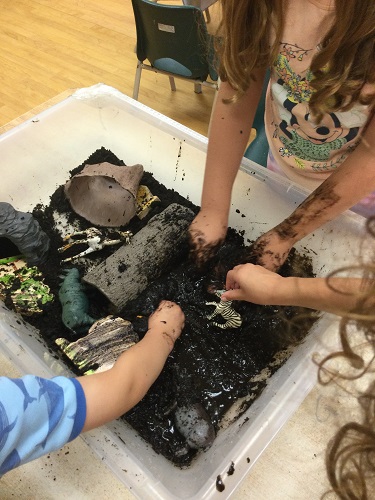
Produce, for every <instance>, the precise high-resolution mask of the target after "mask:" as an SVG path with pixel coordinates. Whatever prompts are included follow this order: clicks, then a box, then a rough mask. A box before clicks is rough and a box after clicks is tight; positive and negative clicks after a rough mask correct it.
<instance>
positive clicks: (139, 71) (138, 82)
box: [133, 61, 142, 100]
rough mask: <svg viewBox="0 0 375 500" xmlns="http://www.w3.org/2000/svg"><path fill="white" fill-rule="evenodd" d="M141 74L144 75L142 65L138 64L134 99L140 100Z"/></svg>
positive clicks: (139, 62)
mask: <svg viewBox="0 0 375 500" xmlns="http://www.w3.org/2000/svg"><path fill="white" fill-rule="evenodd" d="M141 73H142V63H141V61H138V62H137V70H136V72H135V79H134V88H133V99H135V100H138V94H139V85H140V83H141Z"/></svg>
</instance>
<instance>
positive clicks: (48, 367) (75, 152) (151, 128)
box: [0, 84, 363, 500]
mask: <svg viewBox="0 0 375 500" xmlns="http://www.w3.org/2000/svg"><path fill="white" fill-rule="evenodd" d="M102 146H104V147H105V148H107V149H109V150H111V151H112V152H113V153H114V154H115V155H116V156H117V157H118V158H120V159H122V160H124V161H125V163H127V164H129V165H131V164H135V163H141V164H143V166H144V169H145V170H147V171H151V172H152V173H153V174H154V176H155V178H156V179H157V180H158V181H159V182H161V183H163V184H165V185H166V186H167V187H168V188H173V189H174V190H176V191H178V192H179V193H180V194H182V195H183V196H185V197H187V198H189V199H190V200H191V201H192V202H193V203H195V204H199V202H200V195H201V187H202V183H203V173H204V163H205V151H206V146H207V139H206V138H205V137H203V136H201V135H199V134H197V133H195V132H193V131H192V130H190V129H188V128H186V127H184V126H182V125H180V124H178V123H176V122H174V121H172V120H170V119H168V118H166V117H165V116H163V115H161V114H159V113H157V112H155V111H153V110H152V109H150V108H147V107H146V106H144V105H142V104H140V103H139V102H137V101H134V100H133V99H131V98H129V97H127V96H125V95H123V94H121V93H120V92H119V91H117V90H115V89H113V88H111V87H108V86H106V85H102V84H98V85H95V86H93V87H90V88H87V89H80V90H78V91H77V92H75V93H74V94H73V95H72V96H71V97H68V98H67V99H65V100H64V101H62V102H61V103H59V104H57V105H55V106H52V107H51V108H50V109H48V110H46V111H44V112H42V113H40V114H39V115H38V116H36V117H34V118H33V119H30V120H28V121H27V122H25V123H23V124H22V125H20V126H18V127H16V128H15V129H13V130H11V131H9V132H7V133H5V134H3V135H2V136H0V155H1V159H2V161H1V169H2V172H1V174H2V175H1V178H2V181H1V185H0V200H1V201H6V202H9V203H11V204H12V205H13V206H14V207H15V208H16V209H17V210H22V211H30V210H31V209H32V208H33V207H34V206H35V205H36V204H37V203H43V204H48V202H49V197H50V195H51V194H52V193H53V192H54V191H55V189H56V188H57V187H58V186H59V185H61V184H63V183H65V182H66V181H67V179H68V177H69V171H70V170H71V169H73V168H74V167H76V166H77V165H80V164H81V163H82V162H83V161H84V160H86V159H87V158H88V157H89V156H90V154H91V153H93V152H94V151H95V150H97V149H98V148H100V147H102ZM306 194H307V192H306V191H305V190H303V189H302V188H299V187H298V186H296V185H294V184H293V183H290V182H289V181H287V180H285V179H282V178H280V177H279V176H278V175H277V174H274V173H273V172H269V171H267V170H266V169H264V168H262V167H260V166H257V165H255V164H254V163H252V162H250V161H248V160H244V163H243V165H242V171H240V172H239V175H238V177H237V179H236V183H235V185H234V190H233V202H232V210H231V214H230V225H231V226H232V227H235V228H237V229H238V230H244V232H245V234H244V237H245V239H246V238H248V239H249V240H254V239H255V238H256V237H257V236H259V235H260V234H262V233H263V232H264V231H266V230H267V229H269V228H271V227H273V226H274V225H275V224H277V223H278V222H280V221H281V220H282V219H283V218H285V217H286V216H287V215H289V214H290V213H291V212H292V210H293V209H294V208H295V207H296V206H297V205H298V204H299V203H300V202H301V201H302V200H303V198H304V197H305V196H306ZM362 234H363V219H362V218H361V217H359V216H356V215H355V214H352V213H351V212H347V213H346V214H344V215H343V216H341V217H339V218H338V219H337V220H336V221H335V222H332V223H330V224H327V225H325V227H324V228H322V229H319V230H318V231H315V232H314V234H313V235H310V236H309V237H307V238H305V239H304V240H303V241H302V242H301V243H300V244H299V245H297V249H299V250H300V251H303V252H304V253H307V254H309V255H310V256H311V257H312V260H313V264H314V271H315V272H316V273H317V274H318V275H326V274H327V273H328V272H329V271H331V270H333V269H336V268H337V267H338V266H340V265H345V264H349V263H351V262H352V261H353V259H354V257H355V255H356V253H357V252H358V249H359V246H360V245H359V241H360V240H361V239H362ZM331 324H332V318H331V317H330V316H329V315H326V316H324V317H323V318H322V319H321V320H320V321H319V322H318V323H317V324H316V326H315V327H314V330H313V331H312V332H311V334H310V335H309V337H308V339H307V340H306V342H305V343H304V344H303V345H301V346H300V347H299V348H298V349H297V350H296V351H295V352H294V354H293V355H292V356H291V357H290V358H289V360H288V361H287V362H286V363H285V364H284V365H283V366H282V367H281V368H280V369H279V370H278V371H277V372H276V373H275V374H274V375H273V376H272V377H271V379H270V380H269V384H268V386H267V388H266V389H265V390H264V392H263V393H262V395H261V396H260V397H259V398H258V399H257V400H256V401H255V402H254V403H253V405H252V406H251V407H250V408H249V410H248V411H247V412H246V413H245V414H244V415H242V417H240V418H239V420H237V421H235V422H234V423H230V425H228V426H227V428H226V429H223V430H221V431H219V433H218V436H217V438H216V440H215V442H214V444H213V446H212V447H211V448H210V449H209V450H208V451H207V452H204V453H201V454H200V455H199V456H198V457H197V458H196V459H195V460H194V461H193V463H192V465H191V466H190V467H188V468H186V469H182V470H181V469H179V468H177V467H175V466H174V465H173V464H171V463H170V462H169V461H167V460H166V459H165V458H164V457H163V456H161V455H157V454H156V453H155V452H154V451H153V450H152V448H151V447H150V446H149V445H148V444H147V443H145V442H144V441H143V440H142V439H141V438H140V437H139V436H138V435H137V434H136V432H135V431H134V430H133V429H132V428H131V427H130V426H128V425H127V424H126V423H124V422H122V421H116V422H114V423H112V424H110V425H107V426H104V427H102V428H100V429H98V430H95V431H93V432H89V433H86V434H85V436H84V439H85V441H87V442H88V444H89V445H90V446H91V448H92V449H93V450H94V451H95V452H96V453H97V454H98V455H99V456H100V457H101V458H102V460H103V461H104V462H105V463H106V464H107V465H108V466H109V467H110V468H111V469H112V470H113V472H114V473H115V474H116V475H117V476H118V477H119V479H120V480H121V481H123V483H124V484H125V485H126V486H128V487H129V488H131V490H132V492H133V493H134V494H135V495H136V496H138V497H139V498H142V499H143V500H146V499H152V500H155V499H158V498H160V499H163V500H168V499H196V500H203V499H212V498H216V497H217V498H223V494H222V493H219V492H218V490H217V488H216V482H217V478H218V476H221V480H222V482H223V484H224V485H225V493H224V495H225V498H228V497H229V496H230V494H231V493H232V492H233V491H234V490H235V488H236V487H237V486H238V485H239V483H240V481H241V480H242V479H243V477H244V476H245V475H246V474H247V472H248V471H249V469H250V468H251V467H252V466H253V465H254V463H255V461H256V459H257V458H258V457H259V455H260V454H261V453H262V451H263V450H264V449H265V448H266V447H267V445H268V444H269V443H270V441H271V440H272V439H273V437H274V436H275V435H276V433H277V432H278V431H279V430H280V429H281V427H282V426H283V425H284V423H285V422H286V421H287V420H288V418H289V417H290V416H291V415H292V414H293V413H294V412H295V411H296V409H297V408H298V406H299V405H300V403H301V402H302V400H303V399H304V397H305V396H306V394H307V393H308V391H309V390H310V389H311V388H312V387H313V385H314V384H315V383H316V367H315V366H314V364H313V363H312V361H311V356H312V353H313V352H314V351H316V350H319V351H320V352H322V351H323V350H324V349H326V346H327V343H329V339H328V331H329V330H330V328H329V327H330V325H331ZM0 342H1V350H2V352H3V353H4V354H5V355H6V356H7V357H8V358H9V359H11V360H12V361H13V362H14V364H15V365H16V366H17V367H18V368H19V369H20V370H21V371H22V372H32V373H38V374H40V375H44V376H45V375H47V376H49V375H53V374H61V373H69V372H68V370H67V368H66V367H65V366H64V364H63V363H62V362H60V361H57V360H56V359H55V357H54V356H53V355H51V353H50V352H49V350H48V349H47V348H46V346H45V344H44V342H43V341H42V339H41V337H40V336H39V334H38V332H37V331H35V330H34V329H33V328H32V327H31V326H30V325H28V324H27V323H26V322H25V321H23V320H22V318H21V317H19V316H17V315H16V314H14V313H13V312H11V311H9V310H8V309H6V307H5V306H4V305H2V304H1V306H0ZM231 464H234V473H233V474H232V475H230V474H227V472H228V471H230V468H231Z"/></svg>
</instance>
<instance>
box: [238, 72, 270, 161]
mask: <svg viewBox="0 0 375 500" xmlns="http://www.w3.org/2000/svg"><path fill="white" fill-rule="evenodd" d="M269 79H270V73H269V71H267V73H266V76H265V79H264V83H263V89H262V95H261V97H260V101H259V104H258V108H257V110H256V113H255V117H254V122H253V128H254V129H255V130H256V137H255V139H254V140H253V141H252V142H251V143H250V145H249V146H248V147H247V149H246V151H245V154H244V157H245V158H248V159H249V160H252V161H254V162H255V163H258V164H259V165H262V166H263V167H267V157H268V150H269V146H268V141H267V137H266V131H265V128H264V112H265V102H266V92H267V87H268V82H269Z"/></svg>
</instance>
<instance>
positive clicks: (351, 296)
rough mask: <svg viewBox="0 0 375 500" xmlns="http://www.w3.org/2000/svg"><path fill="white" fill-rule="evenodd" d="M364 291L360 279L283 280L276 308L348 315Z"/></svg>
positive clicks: (276, 298) (362, 282)
mask: <svg viewBox="0 0 375 500" xmlns="http://www.w3.org/2000/svg"><path fill="white" fill-rule="evenodd" d="M365 289H366V285H365V283H364V281H363V280H362V279H361V278H330V279H329V281H328V282H327V278H295V277H289V278H283V280H282V281H281V283H280V288H278V290H277V297H275V298H274V302H275V304H276V303H277V304H278V305H293V306H300V307H307V308H309V309H317V310H320V311H326V312H331V313H338V314H340V313H343V312H344V311H350V310H352V309H354V308H355V307H356V305H357V302H358V298H359V296H360V294H362V293H363V292H364V291H365Z"/></svg>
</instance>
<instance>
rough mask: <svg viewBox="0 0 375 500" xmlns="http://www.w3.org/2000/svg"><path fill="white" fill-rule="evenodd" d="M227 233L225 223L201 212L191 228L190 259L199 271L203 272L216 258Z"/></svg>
mask: <svg viewBox="0 0 375 500" xmlns="http://www.w3.org/2000/svg"><path fill="white" fill-rule="evenodd" d="M226 232H227V224H226V222H225V221H221V220H218V218H217V217H216V216H215V215H214V214H210V213H209V212H207V211H204V210H201V211H200V212H199V214H198V215H197V216H196V217H195V219H194V220H193V222H192V223H191V225H190V227H189V245H190V258H191V260H192V261H193V262H194V263H195V265H196V266H197V268H198V270H203V269H204V268H205V266H206V265H207V263H208V262H209V261H210V260H211V259H212V258H213V257H214V256H215V254H216V252H217V250H218V248H219V247H220V245H221V244H222V243H223V241H224V239H225V235H226Z"/></svg>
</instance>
